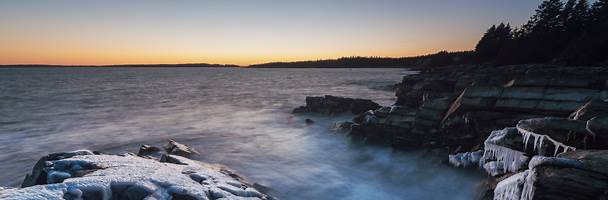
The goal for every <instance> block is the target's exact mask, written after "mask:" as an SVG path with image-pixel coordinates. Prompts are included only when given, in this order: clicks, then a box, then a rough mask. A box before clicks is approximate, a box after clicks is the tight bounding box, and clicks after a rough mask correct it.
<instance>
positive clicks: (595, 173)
mask: <svg viewBox="0 0 608 200" xmlns="http://www.w3.org/2000/svg"><path fill="white" fill-rule="evenodd" d="M607 164H608V151H605V150H603V151H588V150H577V151H572V152H567V153H562V154H560V155H559V156H558V157H543V156H535V157H534V158H532V159H531V161H530V163H529V169H528V170H526V171H524V172H521V173H518V174H515V175H512V176H511V177H509V178H507V179H504V180H503V181H501V182H499V183H498V185H497V186H496V189H495V190H494V191H495V193H494V199H498V200H502V199H519V200H533V199H552V200H567V199H568V200H569V199H606V198H607V197H608V195H607V193H606V191H607V190H608V170H607V169H606V167H605V166H606V165H607Z"/></svg>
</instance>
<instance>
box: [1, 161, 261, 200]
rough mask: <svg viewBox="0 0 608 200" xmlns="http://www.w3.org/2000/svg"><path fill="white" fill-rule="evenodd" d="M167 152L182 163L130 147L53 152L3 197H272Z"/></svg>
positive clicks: (218, 168) (236, 178)
mask: <svg viewBox="0 0 608 200" xmlns="http://www.w3.org/2000/svg"><path fill="white" fill-rule="evenodd" d="M165 156H168V157H171V158H172V159H174V161H176V162H177V163H180V164H175V163H168V162H161V161H159V160H156V159H153V158H143V157H139V156H136V155H134V154H130V153H129V154H124V155H102V154H93V153H92V152H90V151H77V152H68V153H62V154H53V155H52V156H46V157H44V158H43V159H42V160H41V161H40V162H39V163H43V165H44V166H42V167H40V166H37V167H36V168H34V170H33V174H37V176H34V175H32V176H29V177H32V178H31V180H30V181H33V182H31V183H33V184H34V185H32V186H29V187H23V188H12V189H3V190H1V191H0V199H201V200H202V199H272V197H269V196H267V195H265V194H262V193H260V192H259V191H257V190H256V189H254V188H252V187H251V186H250V185H249V184H247V183H245V182H244V181H243V179H242V178H240V177H239V176H237V175H235V174H234V173H232V172H230V171H229V170H227V169H225V168H223V167H221V166H215V165H209V164H205V163H201V162H198V161H194V160H190V159H188V158H185V157H181V156H177V155H165ZM26 181H27V179H26Z"/></svg>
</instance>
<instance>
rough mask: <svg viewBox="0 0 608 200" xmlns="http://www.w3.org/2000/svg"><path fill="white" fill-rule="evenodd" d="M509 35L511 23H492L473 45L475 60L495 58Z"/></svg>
mask: <svg viewBox="0 0 608 200" xmlns="http://www.w3.org/2000/svg"><path fill="white" fill-rule="evenodd" d="M511 37H512V34H511V25H509V24H507V25H505V24H504V23H500V25H498V26H496V25H493V26H492V27H490V28H489V29H488V31H486V33H485V34H484V35H483V37H482V38H481V40H479V42H478V43H477V45H476V46H475V60H476V61H477V62H486V61H490V60H493V59H495V58H496V56H498V53H499V52H500V51H501V49H502V48H503V47H504V46H505V44H506V43H507V42H509V41H510V40H511Z"/></svg>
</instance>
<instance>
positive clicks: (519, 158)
mask: <svg viewBox="0 0 608 200" xmlns="http://www.w3.org/2000/svg"><path fill="white" fill-rule="evenodd" d="M492 159H496V161H498V162H500V163H502V165H503V172H504V173H506V172H516V171H517V170H519V168H520V167H521V165H522V164H523V163H525V161H526V160H527V159H528V157H526V156H524V152H520V151H516V150H513V149H509V148H506V147H503V146H498V145H495V144H485V148H484V155H483V159H482V160H484V162H485V161H487V160H492Z"/></svg>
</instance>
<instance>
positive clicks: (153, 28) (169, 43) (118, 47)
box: [0, 0, 537, 65]
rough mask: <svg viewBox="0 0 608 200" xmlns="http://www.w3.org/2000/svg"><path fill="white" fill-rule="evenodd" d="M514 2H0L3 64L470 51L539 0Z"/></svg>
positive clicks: (251, 60) (240, 60)
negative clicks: (491, 29)
mask: <svg viewBox="0 0 608 200" xmlns="http://www.w3.org/2000/svg"><path fill="white" fill-rule="evenodd" d="M514 1H518V3H512V2H504V1H498V0H493V1H490V2H486V1H483V2H477V3H476V4H471V5H464V4H458V3H453V2H450V3H445V2H444V3H441V2H429V1H415V0H407V1H405V0H404V1H397V0H387V1H386V2H383V3H378V2H375V1H362V0H351V1H347V2H340V1H320V0H319V1H317V0H311V1H306V2H303V1H279V2H277V1H267V0H260V1H256V2H253V1H241V0H235V1H183V2H173V1H160V0H149V1H146V2H145V3H142V2H140V1H137V0H127V1H120V2H121V5H120V6H116V5H115V2H113V1H76V0H54V1H35V2H30V1H0V64H55V65H112V64H178V63H210V64H237V65H249V64H259V63H266V62H288V61H301V60H317V59H335V58H340V57H347V56H379V57H404V56H417V55H424V54H429V53H435V52H438V51H441V50H448V51H461V50H470V49H473V47H474V45H475V43H476V42H477V40H478V39H479V38H480V36H481V34H482V33H483V32H484V31H485V30H486V28H487V27H488V26H490V25H491V24H493V23H496V22H498V21H510V22H513V21H515V22H514V23H515V24H517V23H519V22H521V21H523V19H525V18H526V17H527V16H529V12H531V11H532V10H533V8H534V7H535V4H536V3H537V2H534V1H532V2H530V1H528V0H514ZM254 8H255V9H254ZM431 13H432V14H431ZM516 16H519V17H516Z"/></svg>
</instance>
